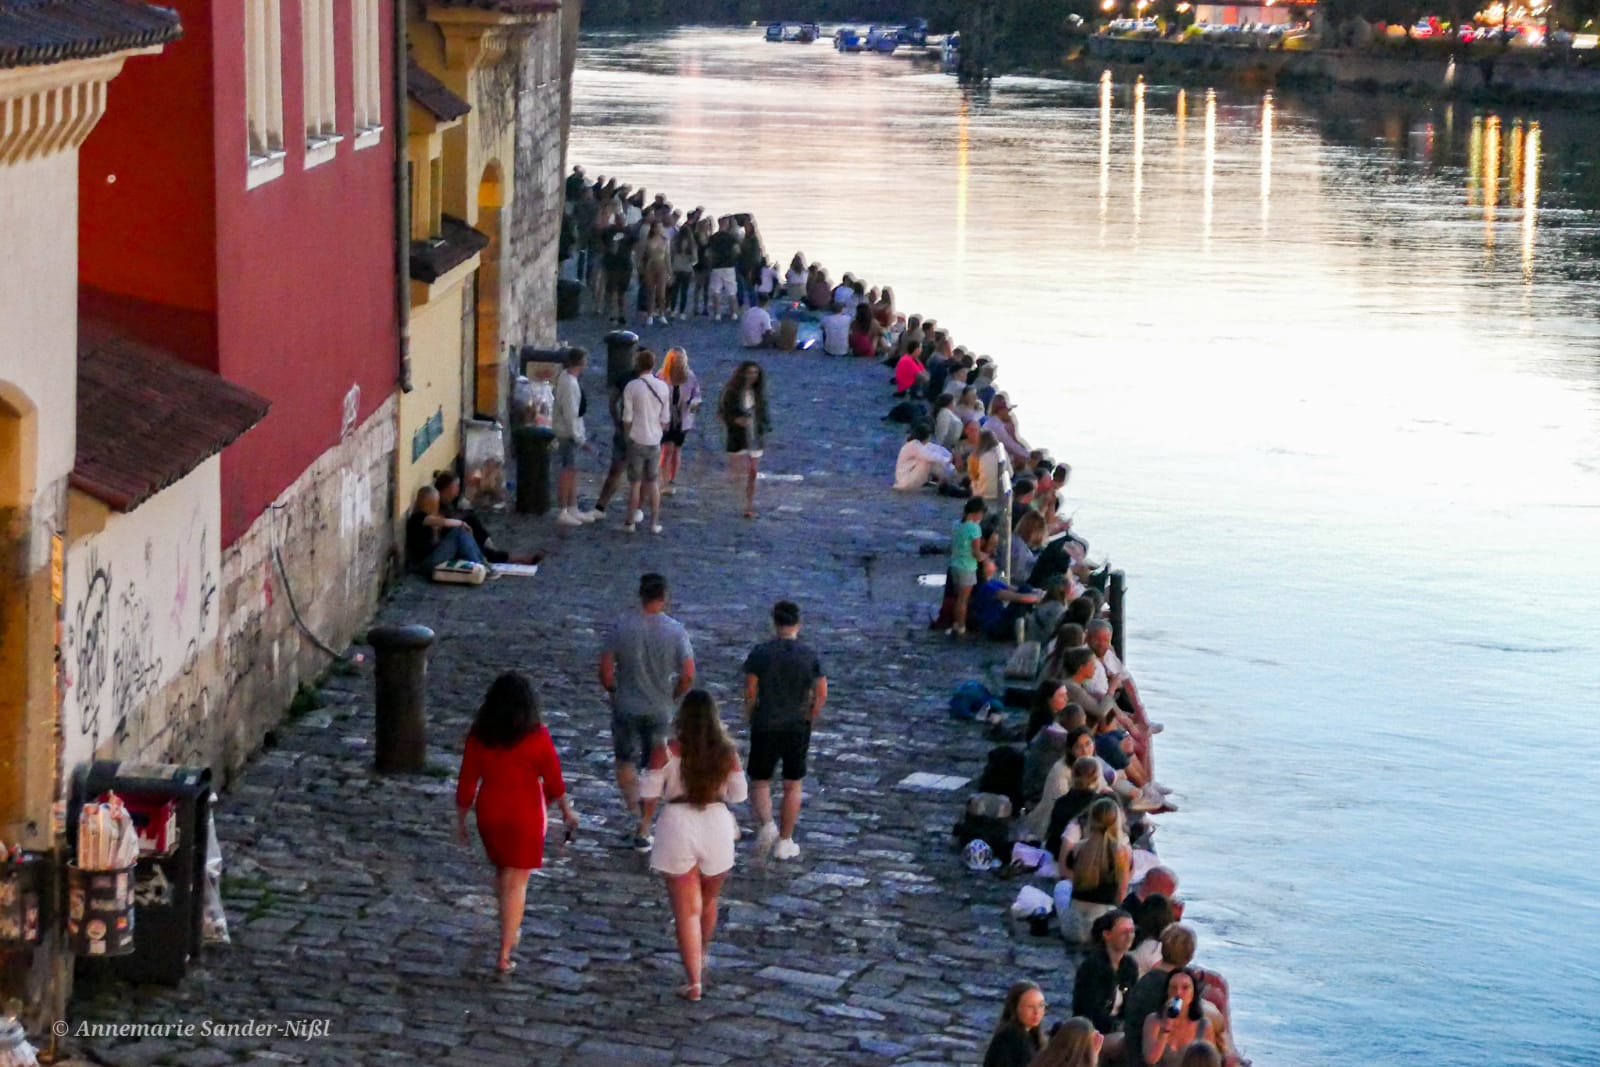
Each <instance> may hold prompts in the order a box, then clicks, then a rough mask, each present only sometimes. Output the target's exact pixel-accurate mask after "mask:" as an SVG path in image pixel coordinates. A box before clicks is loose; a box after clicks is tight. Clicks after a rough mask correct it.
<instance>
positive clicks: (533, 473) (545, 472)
mask: <svg viewBox="0 0 1600 1067" xmlns="http://www.w3.org/2000/svg"><path fill="white" fill-rule="evenodd" d="M555 438H556V435H555V434H553V433H551V432H550V431H549V430H547V429H545V428H544V427H542V426H518V427H517V428H516V429H515V430H513V431H512V433H511V444H512V447H513V448H514V449H515V450H516V453H517V512H518V514H521V515H543V514H544V513H545V512H547V511H549V510H550V443H551V442H552V441H554V440H555Z"/></svg>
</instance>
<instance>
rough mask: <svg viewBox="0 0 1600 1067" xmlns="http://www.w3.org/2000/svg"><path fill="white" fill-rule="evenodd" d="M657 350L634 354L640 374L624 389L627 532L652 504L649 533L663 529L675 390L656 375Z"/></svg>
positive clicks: (625, 527)
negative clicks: (665, 447)
mask: <svg viewBox="0 0 1600 1067" xmlns="http://www.w3.org/2000/svg"><path fill="white" fill-rule="evenodd" d="M655 366H656V357H655V353H653V352H651V351H650V350H649V349H647V348H641V349H640V350H639V353H638V355H636V356H634V357H633V369H634V371H635V372H636V373H637V377H635V378H634V379H633V381H631V382H629V383H628V384H627V386H626V387H624V388H623V390H622V432H623V434H624V436H626V437H627V439H628V521H627V522H625V523H623V524H622V531H623V532H624V533H633V530H634V525H633V517H634V515H636V514H637V513H638V511H639V508H640V506H641V504H640V499H641V497H642V498H643V499H644V501H645V502H646V503H648V504H649V505H650V532H651V533H653V534H658V533H660V532H661V485H660V477H661V434H662V432H663V431H664V430H666V428H667V425H668V423H669V422H670V421H671V417H672V389H671V387H670V386H668V385H667V383H666V382H664V381H662V380H661V379H660V378H657V377H656V376H655V375H654V374H653V373H651V372H652V371H654V370H655Z"/></svg>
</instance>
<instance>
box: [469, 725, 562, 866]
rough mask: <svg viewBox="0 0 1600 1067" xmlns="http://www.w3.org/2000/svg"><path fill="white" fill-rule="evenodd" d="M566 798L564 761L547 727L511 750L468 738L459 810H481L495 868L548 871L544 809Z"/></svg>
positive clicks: (485, 844) (481, 828) (481, 823)
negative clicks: (541, 868) (551, 802)
mask: <svg viewBox="0 0 1600 1067" xmlns="http://www.w3.org/2000/svg"><path fill="white" fill-rule="evenodd" d="M480 781H481V782H482V783H483V786H482V788H481V789H480V788H479V785H478V783H479V782H480ZM566 792H567V784H566V783H565V782H563V781H562V780H561V759H560V757H558V756H557V755H556V746H555V743H554V742H553V741H551V740H550V731H549V730H546V729H545V728H544V727H543V726H537V727H535V728H534V729H533V730H531V731H529V732H528V734H527V736H525V737H524V738H523V739H522V740H520V741H518V742H517V743H516V744H514V745H512V746H511V747H510V748H490V747H489V746H488V745H485V744H484V743H483V742H481V741H479V740H478V739H477V738H476V737H473V736H471V735H470V734H469V735H468V736H467V750H466V752H465V753H464V754H463V755H462V757H461V780H460V782H459V783H458V784H457V785H456V807H458V808H471V807H476V808H477V809H478V836H479V837H481V838H483V850H484V851H485V852H487V853H488V854H489V862H491V863H493V864H494V865H495V866H496V867H514V868H516V869H518V870H532V869H533V868H536V867H540V866H543V864H544V830H545V818H546V816H545V806H546V804H547V803H548V802H550V801H554V800H559V799H560V798H561V797H562V796H564V795H565V794H566ZM474 800H476V803H474Z"/></svg>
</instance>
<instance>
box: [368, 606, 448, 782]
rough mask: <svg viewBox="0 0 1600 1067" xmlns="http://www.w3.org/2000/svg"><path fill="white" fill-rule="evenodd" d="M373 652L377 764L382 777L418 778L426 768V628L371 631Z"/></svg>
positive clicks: (429, 640)
mask: <svg viewBox="0 0 1600 1067" xmlns="http://www.w3.org/2000/svg"><path fill="white" fill-rule="evenodd" d="M366 643H367V644H369V645H371V646H372V650H373V652H374V653H375V657H374V658H375V660H376V664H375V668H374V671H373V677H374V681H375V682H376V689H377V718H378V728H377V743H376V745H375V751H374V757H373V763H374V765H375V766H376V768H377V770H378V771H379V773H381V774H407V773H410V774H416V773H419V772H421V771H423V770H425V769H426V768H427V760H428V720H427V688H426V686H427V676H428V648H429V647H430V646H431V645H432V644H433V631H432V630H430V629H428V628H427V627H426V626H379V627H376V628H374V629H372V630H371V631H369V632H368V633H367V642H366Z"/></svg>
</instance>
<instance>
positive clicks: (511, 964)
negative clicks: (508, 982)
mask: <svg viewBox="0 0 1600 1067" xmlns="http://www.w3.org/2000/svg"><path fill="white" fill-rule="evenodd" d="M516 969H517V961H516V960H507V961H506V962H505V963H497V964H495V967H494V973H495V975H496V977H499V978H506V977H509V976H510V974H511V972H512V971H514V970H516Z"/></svg>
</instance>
